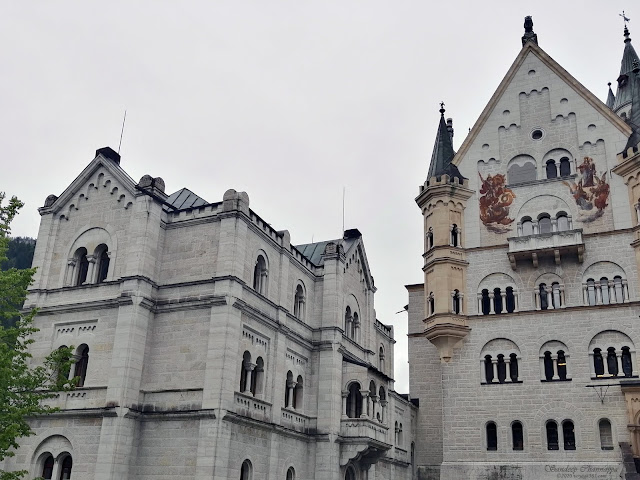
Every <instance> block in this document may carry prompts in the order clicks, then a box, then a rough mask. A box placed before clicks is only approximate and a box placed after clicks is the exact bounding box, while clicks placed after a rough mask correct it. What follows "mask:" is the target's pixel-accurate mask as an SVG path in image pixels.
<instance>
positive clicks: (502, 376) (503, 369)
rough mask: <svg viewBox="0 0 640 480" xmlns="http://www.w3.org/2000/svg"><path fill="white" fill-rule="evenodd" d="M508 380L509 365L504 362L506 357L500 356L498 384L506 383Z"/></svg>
mask: <svg viewBox="0 0 640 480" xmlns="http://www.w3.org/2000/svg"><path fill="white" fill-rule="evenodd" d="M506 379H507V365H506V364H505V362H504V355H502V354H500V355H498V382H500V383H504V382H505V380H506Z"/></svg>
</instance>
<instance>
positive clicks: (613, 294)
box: [609, 280, 618, 303]
mask: <svg viewBox="0 0 640 480" xmlns="http://www.w3.org/2000/svg"><path fill="white" fill-rule="evenodd" d="M609 303H618V302H617V300H616V287H615V284H614V282H613V280H609Z"/></svg>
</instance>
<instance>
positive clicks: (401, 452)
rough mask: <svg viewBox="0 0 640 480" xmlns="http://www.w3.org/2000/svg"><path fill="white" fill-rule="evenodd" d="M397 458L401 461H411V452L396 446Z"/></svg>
mask: <svg viewBox="0 0 640 480" xmlns="http://www.w3.org/2000/svg"><path fill="white" fill-rule="evenodd" d="M394 451H395V459H396V460H400V461H401V462H405V463H409V454H408V453H407V451H406V450H405V449H404V448H400V447H395V448H394Z"/></svg>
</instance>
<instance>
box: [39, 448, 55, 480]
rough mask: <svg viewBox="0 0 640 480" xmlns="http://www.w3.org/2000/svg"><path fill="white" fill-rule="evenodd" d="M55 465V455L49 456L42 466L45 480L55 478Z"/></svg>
mask: <svg viewBox="0 0 640 480" xmlns="http://www.w3.org/2000/svg"><path fill="white" fill-rule="evenodd" d="M53 463H54V462H53V455H51V454H48V455H47V458H45V459H44V463H43V464H42V478H44V479H45V480H51V477H52V476H53Z"/></svg>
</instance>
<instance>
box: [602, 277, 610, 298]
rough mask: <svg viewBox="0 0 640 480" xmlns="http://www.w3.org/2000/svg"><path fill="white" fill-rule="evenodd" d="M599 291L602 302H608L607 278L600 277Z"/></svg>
mask: <svg viewBox="0 0 640 480" xmlns="http://www.w3.org/2000/svg"><path fill="white" fill-rule="evenodd" d="M600 293H601V294H602V304H603V305H608V304H609V279H608V278H607V277H602V278H601V279H600Z"/></svg>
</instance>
